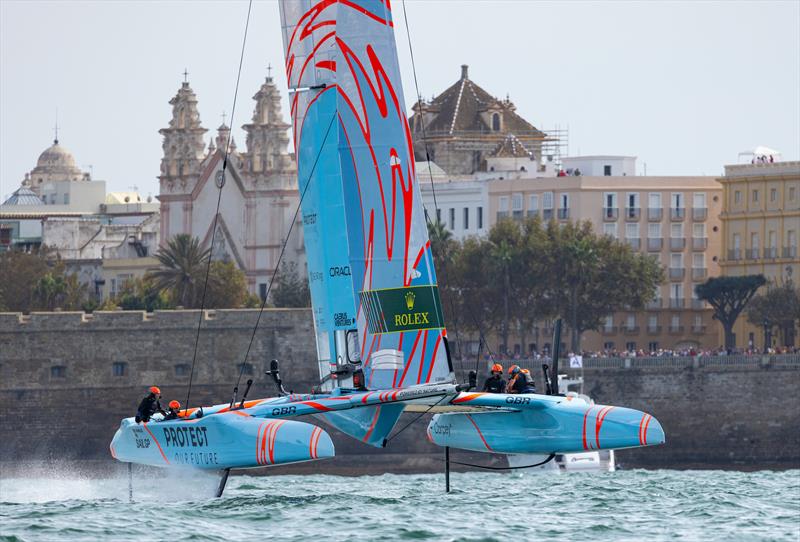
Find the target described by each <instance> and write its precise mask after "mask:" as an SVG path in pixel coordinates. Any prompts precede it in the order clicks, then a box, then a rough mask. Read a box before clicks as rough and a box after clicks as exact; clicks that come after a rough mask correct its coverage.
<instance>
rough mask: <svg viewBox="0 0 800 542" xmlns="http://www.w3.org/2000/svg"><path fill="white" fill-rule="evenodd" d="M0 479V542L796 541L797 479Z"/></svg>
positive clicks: (691, 474)
mask: <svg viewBox="0 0 800 542" xmlns="http://www.w3.org/2000/svg"><path fill="white" fill-rule="evenodd" d="M451 483H452V491H451V493H449V494H445V492H444V477H443V475H441V474H439V475H431V474H426V475H391V474H386V475H382V476H361V477H341V476H327V475H310V476H247V475H243V476H232V477H231V478H230V480H229V482H228V487H227V489H226V491H225V494H224V496H223V497H222V498H220V499H215V498H213V493H214V489H215V487H216V484H217V478H216V477H215V476H212V475H210V474H202V473H191V474H190V473H177V474H171V473H160V474H153V473H152V472H150V473H141V472H137V473H136V474H135V475H134V483H133V502H132V503H131V502H129V499H128V479H127V475H126V474H125V473H124V472H121V473H119V474H116V475H114V476H110V477H105V478H103V477H100V478H97V477H90V478H84V477H71V476H70V475H69V474H66V473H65V474H61V475H58V476H52V475H51V476H44V475H39V474H37V473H32V474H31V475H30V476H28V477H25V478H2V479H0V539H1V540H9V541H10V540H31V541H35V540H45V541H57V540H93V541H94V540H137V541H139V540H218V541H226V542H227V541H231V540H298V541H313V540H325V541H332V540H333V541H335V540H347V541H356V540H464V541H467V540H471V541H478V540H481V541H493V540H496V541H507V540H631V541H640V540H647V541H657V540H698V541H703V542H708V541H712V540H725V541H728V540H743V541H752V540H770V541H772V540H786V541H791V542H797V541H798V540H800V471H798V470H793V471H783V472H771V471H761V472H731V471H671V470H660V471H645V470H632V471H619V472H615V473H569V474H561V475H558V474H547V473H537V474H531V473H514V474H498V473H454V474H453V475H452V479H451Z"/></svg>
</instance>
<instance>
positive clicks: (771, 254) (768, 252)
mask: <svg viewBox="0 0 800 542" xmlns="http://www.w3.org/2000/svg"><path fill="white" fill-rule="evenodd" d="M777 257H778V248H777V247H771V248H765V249H764V259H765V260H774V259H775V258H777Z"/></svg>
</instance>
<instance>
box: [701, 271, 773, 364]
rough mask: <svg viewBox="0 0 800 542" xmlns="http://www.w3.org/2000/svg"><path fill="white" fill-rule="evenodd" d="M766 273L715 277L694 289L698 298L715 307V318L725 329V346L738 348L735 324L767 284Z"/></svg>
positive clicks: (729, 348) (730, 348)
mask: <svg viewBox="0 0 800 542" xmlns="http://www.w3.org/2000/svg"><path fill="white" fill-rule="evenodd" d="M766 282H767V279H765V278H764V275H744V276H741V277H714V278H710V279H708V280H707V281H705V282H704V283H702V284H698V285H697V286H696V287H695V289H694V291H695V293H696V294H697V298H698V299H702V300H703V301H706V302H707V303H708V304H709V305H711V307H712V308H713V309H714V318H716V319H717V320H719V323H720V324H722V328H723V329H724V330H725V348H726V349H728V350H732V349H733V348H736V341H735V339H734V336H733V325H734V324H735V323H736V319H737V318H739V314H741V312H742V311H743V310H744V308H745V307H746V306H747V304H748V303H749V302H750V299H752V297H753V296H754V295H755V293H756V291H757V290H758V289H759V288H761V287H762V286H764V284H766Z"/></svg>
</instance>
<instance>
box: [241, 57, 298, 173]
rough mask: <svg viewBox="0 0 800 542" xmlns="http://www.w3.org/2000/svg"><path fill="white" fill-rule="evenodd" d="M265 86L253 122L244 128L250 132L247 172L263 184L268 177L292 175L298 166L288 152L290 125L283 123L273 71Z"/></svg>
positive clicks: (245, 161) (246, 162)
mask: <svg viewBox="0 0 800 542" xmlns="http://www.w3.org/2000/svg"><path fill="white" fill-rule="evenodd" d="M268 70H269V71H270V75H268V76H267V78H266V81H265V82H264V84H262V85H261V88H260V89H259V90H258V92H257V93H256V94H255V96H253V99H254V100H255V102H256V107H255V110H254V111H253V119H252V122H250V123H249V124H245V125H244V126H242V128H243V129H244V131H245V132H247V141H246V145H247V152H246V153H244V155H243V158H244V168H245V171H246V172H247V173H248V174H250V175H252V176H253V178H255V179H257V180H260V179H262V177H264V178H265V177H266V175H267V174H268V173H283V172H287V171H292V170H293V169H294V163H293V161H292V159H291V156H290V155H289V154H288V153H287V152H286V149H287V146H288V144H289V135H288V129H289V124H287V123H286V122H284V121H283V115H282V113H281V96H280V93H279V92H278V88H277V86H276V85H275V82H274V81H273V79H272V75H271V70H272V68H271V67H270V68H268Z"/></svg>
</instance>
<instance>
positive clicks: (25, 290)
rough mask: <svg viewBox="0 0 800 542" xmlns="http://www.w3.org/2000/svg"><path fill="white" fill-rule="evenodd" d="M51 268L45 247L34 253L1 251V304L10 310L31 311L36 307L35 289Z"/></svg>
mask: <svg viewBox="0 0 800 542" xmlns="http://www.w3.org/2000/svg"><path fill="white" fill-rule="evenodd" d="M50 268H51V262H50V260H49V258H48V253H47V251H46V249H44V248H43V249H40V250H38V251H36V252H32V253H28V252H22V251H21V250H8V251H6V252H2V253H0V269H2V278H1V279H0V306H2V307H3V309H4V310H8V311H19V312H26V313H27V312H30V311H31V309H32V308H34V307H33V303H34V298H33V289H34V287H35V286H36V285H37V284H38V283H39V281H40V280H41V278H42V277H44V276H45V275H46V274H47V273H48V272H50Z"/></svg>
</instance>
